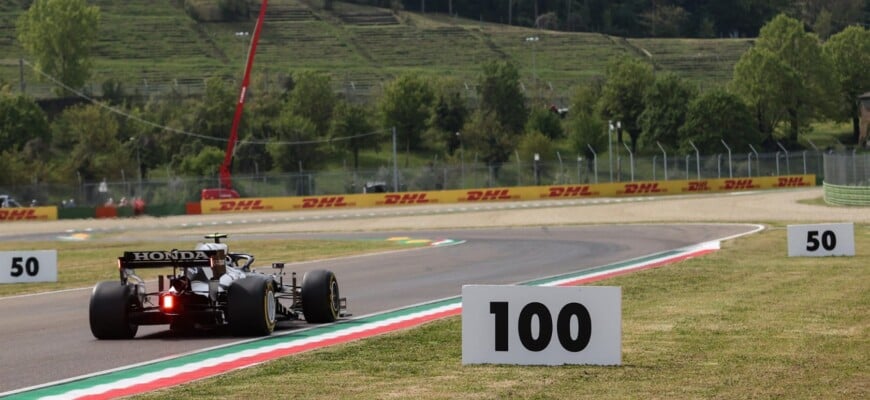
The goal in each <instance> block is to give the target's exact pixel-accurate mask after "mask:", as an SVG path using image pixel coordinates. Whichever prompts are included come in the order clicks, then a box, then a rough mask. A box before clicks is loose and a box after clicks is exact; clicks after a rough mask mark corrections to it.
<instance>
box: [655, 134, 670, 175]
mask: <svg viewBox="0 0 870 400" xmlns="http://www.w3.org/2000/svg"><path fill="white" fill-rule="evenodd" d="M656 144H657V145H659V149H661V151H662V155H664V161H663V162H662V165H663V166H664V167H665V180H668V152H666V151H665V148H664V147H662V144H661V143H659V142H658V141H656Z"/></svg>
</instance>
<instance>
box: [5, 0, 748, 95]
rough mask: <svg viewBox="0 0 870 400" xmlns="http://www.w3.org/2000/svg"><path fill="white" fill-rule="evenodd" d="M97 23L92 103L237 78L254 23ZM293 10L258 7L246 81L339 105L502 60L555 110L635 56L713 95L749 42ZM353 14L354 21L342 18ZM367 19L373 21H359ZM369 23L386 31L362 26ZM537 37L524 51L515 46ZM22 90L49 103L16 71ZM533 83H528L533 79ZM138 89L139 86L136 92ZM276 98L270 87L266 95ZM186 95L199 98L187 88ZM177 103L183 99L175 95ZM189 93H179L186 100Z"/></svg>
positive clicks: (117, 5) (131, 17)
mask: <svg viewBox="0 0 870 400" xmlns="http://www.w3.org/2000/svg"><path fill="white" fill-rule="evenodd" d="M95 4H97V5H98V6H100V7H101V12H102V23H101V25H100V32H99V38H100V39H99V41H98V43H97V44H96V46H95V49H94V61H95V63H94V75H93V77H92V79H91V81H92V82H90V83H89V84H88V85H87V87H88V89H89V90H90V91H91V92H93V93H96V94H99V92H100V90H101V87H100V85H101V83H102V82H104V81H106V80H107V79H110V78H114V79H118V80H121V81H122V82H124V84H125V87H126V88H127V90H128V91H130V92H132V91H133V90H135V89H138V90H139V92H140V93H146V94H147V93H153V92H154V91H157V92H161V91H163V92H165V91H168V90H169V88H170V87H172V85H173V84H174V83H175V82H176V81H181V82H185V81H187V80H197V79H198V80H201V79H204V78H208V77H211V76H225V77H230V78H235V79H238V78H240V76H241V73H242V72H241V71H242V68H243V66H244V59H245V56H246V54H247V49H248V45H249V42H250V36H238V35H236V33H237V32H250V31H252V29H253V24H254V21H253V20H251V21H245V22H233V23H196V22H195V21H193V20H192V19H191V18H189V17H188V16H187V15H186V14H185V13H184V11H183V9H182V7H180V6H179V4H180V2H174V1H173V2H168V1H159V2H154V1H150V0H130V1H111V0H100V1H97V2H96V3H95ZM310 4H320V2H310V1H303V0H274V1H271V2H270V3H269V9H268V10H267V19H266V23H265V25H264V28H263V33H262V38H261V43H260V47H259V50H258V55H257V61H256V65H255V68H254V72H253V75H254V76H253V79H254V81H255V82H257V81H260V80H264V79H263V77H269V76H275V75H276V74H279V73H281V74H286V73H288V72H292V71H299V70H315V71H321V72H325V73H328V74H330V75H331V76H332V78H333V85H334V88H335V89H336V90H337V91H342V92H345V93H348V95H349V96H363V97H365V96H371V95H377V94H378V93H380V90H381V87H382V84H383V83H385V82H387V81H388V80H390V79H391V78H392V77H395V76H397V75H399V74H403V73H409V72H413V73H418V74H422V75H426V76H431V77H435V76H452V77H454V78H457V79H459V80H460V81H464V82H467V83H468V84H469V88H470V89H471V90H470V92H469V94H470V95H473V94H474V91H473V85H474V82H476V79H477V77H478V75H479V73H480V64H481V63H482V62H484V61H488V60H497V59H504V60H511V61H513V62H514V63H515V64H516V65H517V66H518V67H519V68H520V74H521V79H522V81H523V84H524V87H525V88H526V90H527V93H528V95H529V96H530V97H538V96H540V97H542V98H545V99H548V102H553V101H561V102H562V103H566V102H567V100H568V98H569V97H570V93H571V90H572V88H573V87H575V86H577V85H579V84H582V83H584V82H587V81H589V80H590V79H592V78H593V77H595V76H600V75H603V73H604V67H605V66H606V65H607V62H608V61H609V60H610V59H611V58H612V57H614V56H616V55H619V54H630V55H634V56H637V57H644V58H646V57H647V56H646V53H644V51H642V50H640V48H643V49H644V50H646V51H647V52H649V53H650V54H651V55H652V56H653V57H652V59H653V60H654V62H655V64H656V66H657V68H658V69H660V70H671V71H675V72H677V73H679V74H682V75H684V76H686V77H687V78H690V79H692V80H697V81H698V82H699V85H703V86H712V85H718V84H721V83H723V82H724V81H726V80H728V79H730V70H731V68H732V66H733V64H734V63H735V62H736V61H737V59H738V58H739V56H740V55H741V54H742V53H743V51H745V50H746V48H748V46H749V44H750V41H749V40H733V39H725V40H687V39H643V40H641V39H637V40H636V39H630V40H626V39H623V38H618V37H611V36H606V35H601V34H595V33H566V32H552V31H542V30H534V29H528V28H520V27H510V26H504V25H499V24H490V23H480V22H477V21H473V20H465V19H458V18H449V17H447V16H444V15H439V14H426V15H418V14H410V13H404V12H400V13H399V14H398V16H397V17H393V16H392V15H393V14H391V12H390V11H389V10H386V9H376V8H372V7H364V6H357V5H351V4H346V3H341V2H336V3H335V10H334V11H324V10H322V9H320V8H319V7H311V6H310ZM22 12H23V11H22V10H21V9H20V8H19V7H0V54H3V56H0V82H3V81H5V82H8V83H10V84H12V86H17V85H16V84H17V83H18V79H19V78H18V76H19V68H18V63H17V60H18V58H20V57H26V58H32V57H28V56H27V55H26V54H25V53H24V51H23V50H22V49H21V47H20V46H19V45H18V43H17V39H16V38H15V36H16V33H15V20H16V19H17V17H18V16H19V15H20V14H21V13H22ZM359 15H363V16H364V17H363V18H362V19H359V18H356V19H354V18H353V16H359ZM371 15H374V17H370V16H371ZM372 18H374V19H381V20H383V19H386V20H387V21H392V22H393V23H392V24H387V25H371V24H368V23H366V21H370V20H372ZM529 36H538V37H539V38H540V40H539V41H538V42H534V44H531V43H530V42H527V41H526V40H525V38H527V37H529ZM24 72H25V80H26V81H27V82H28V91H29V93H30V94H31V95H34V96H36V97H45V96H50V95H51V92H50V90H49V88H48V86H45V85H39V84H36V82H37V80H38V79H37V78H38V77H37V76H36V74H35V73H33V72H32V71H30V70H29V69H27V68H25V71H24ZM536 76H537V79H535V77H536ZM146 82H147V83H148V86H147V87H146V86H145V84H146ZM276 89H277V88H276ZM190 90H194V91H195V90H201V88H200V87H199V86H194V87H193V89H190ZM181 91H182V92H183V93H184V92H185V90H184V89H182V90H181ZM188 92H189V91H188Z"/></svg>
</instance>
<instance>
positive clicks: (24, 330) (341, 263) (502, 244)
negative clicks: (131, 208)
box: [0, 224, 756, 392]
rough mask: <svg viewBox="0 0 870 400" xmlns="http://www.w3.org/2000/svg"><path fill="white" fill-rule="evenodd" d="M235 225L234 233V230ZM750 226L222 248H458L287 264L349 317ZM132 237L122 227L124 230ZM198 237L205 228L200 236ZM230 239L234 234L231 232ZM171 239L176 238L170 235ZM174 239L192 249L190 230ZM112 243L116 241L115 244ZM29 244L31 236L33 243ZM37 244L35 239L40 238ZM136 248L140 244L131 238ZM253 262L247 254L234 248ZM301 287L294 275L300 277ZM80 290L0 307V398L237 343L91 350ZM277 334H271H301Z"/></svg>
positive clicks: (584, 229)
mask: <svg viewBox="0 0 870 400" xmlns="http://www.w3.org/2000/svg"><path fill="white" fill-rule="evenodd" d="M238 227H239V226H238V225H237V226H236V227H235V228H238ZM755 228H756V226H755V225H742V224H726V225H714V224H709V225H702V224H691V225H667V224H663V225H601V226H574V227H515V228H486V229H463V230H429V231H422V230H413V231H389V232H388V231H378V232H358V233H353V232H351V233H347V232H344V233H314V234H312V233H287V232H275V231H269V232H265V233H263V232H261V233H242V232H244V231H245V230H244V229H229V228H225V227H222V228H221V231H222V232H223V231H229V233H230V234H231V237H230V241H229V243H230V248H231V249H233V247H232V239H233V238H236V239H240V238H243V239H256V238H264V239H265V238H270V239H271V238H294V237H295V238H302V237H304V238H309V239H310V238H313V237H324V238H333V239H335V238H348V239H352V238H381V239H386V238H388V237H393V236H411V237H415V238H428V239H444V238H449V239H453V240H461V241H464V243H462V244H458V245H452V246H443V247H424V248H416V249H412V250H405V251H394V252H388V253H381V254H375V255H366V256H357V257H349V258H343V259H333V260H326V261H320V262H306V263H299V264H292V265H288V267H287V269H286V270H287V271H288V272H289V271H297V272H299V273H303V272H304V271H307V270H310V269H315V268H327V269H330V270H333V271H334V272H335V273H336V275H337V277H338V280H339V284H340V289H341V295H342V296H345V297H347V298H348V306H349V310H350V311H351V312H352V313H354V315H356V316H361V315H366V314H371V313H376V312H379V311H385V310H390V309H395V308H399V307H402V306H406V305H411V304H417V303H421V302H425V301H428V300H435V299H441V298H445V297H452V296H457V295H459V294H460V291H461V286H462V285H463V284H472V283H474V284H510V283H517V282H523V281H528V280H531V279H535V278H541V277H546V276H552V275H557V274H561V273H567V272H573V271H578V270H582V269H586V268H592V267H595V266H599V265H604V264H608V263H612V262H616V261H621V260H626V259H631V258H635V257H639V256H643V255H648V254H651V253H656V252H659V251H665V250H671V249H675V248H679V247H683V246H687V245H691V244H696V243H701V242H704V241H708V240H714V239H719V238H723V237H728V236H732V235H736V234H741V233H745V232H749V231H752V230H754V229H755ZM131 229H132V228H131ZM206 230H207V231H206V232H203V233H208V228H206ZM234 231H235V232H236V233H234ZM179 232H180V233H179ZM179 232H176V233H174V234H170V235H168V236H167V235H160V238H159V239H161V240H167V239H171V238H172V237H176V238H178V240H179V243H182V244H184V245H187V244H190V245H192V244H193V243H195V242H196V241H198V240H199V233H198V230H196V229H193V230H191V229H186V230H182V231H179ZM118 236H122V235H120V234H119V235H118ZM35 238H36V237H34V239H35ZM39 239H45V236H40V237H39ZM137 240H141V239H137ZM235 250H238V251H247V252H251V253H253V254H254V255H256V249H235ZM300 278H301V274H300ZM89 295H90V288H82V289H75V290H69V291H64V292H55V293H46V294H38V295H30V296H13V297H6V298H0V322H2V323H0V337H2V338H3V349H2V351H0V392H5V391H10V390H14V389H18V388H23V387H29V386H34V385H38V384H43V383H47V382H54V381H58V380H63V379H68V378H72V377H76V376H81V375H85V374H90V373H95V372H99V371H104V370H108V369H113V368H118V367H122V366H127V365H131V364H136V363H143V362H147V361H150V360H155V359H160V358H165V357H175V356H179V355H183V354H185V353H189V352H194V351H196V350H199V349H203V348H208V347H212V346H217V345H222V344H226V343H231V342H234V341H238V340H239V339H238V338H233V337H230V336H228V335H226V333H225V332H222V331H212V332H202V333H197V334H193V335H188V336H178V335H176V334H174V333H172V332H169V331H168V327H166V326H150V327H140V329H139V334H138V335H137V337H136V339H134V340H130V341H97V340H95V339H94V338H93V336H92V335H91V332H90V329H89V327H88V299H89ZM304 326H305V324H304V323H293V324H290V325H289V326H282V327H280V328H279V330H278V331H277V332H276V334H281V333H284V332H290V331H292V330H294V329H299V328H300V327H304Z"/></svg>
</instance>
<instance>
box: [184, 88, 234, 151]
mask: <svg viewBox="0 0 870 400" xmlns="http://www.w3.org/2000/svg"><path fill="white" fill-rule="evenodd" d="M236 99H237V98H236V92H235V89H233V88H232V87H231V86H230V84H229V82H227V81H224V80H223V79H220V78H211V79H208V80H207V81H206V82H205V96H204V98H203V100H202V101H201V102H199V104H198V106H197V107H196V109H195V110H194V113H193V126H192V127H191V129H193V130H194V132H195V133H197V134H200V135H206V136H211V137H215V138H219V139H222V140H227V139H229V138H230V130H231V129H232V126H233V116H234V114H235V109H236ZM210 143H211V144H217V143H218V142H216V141H215V142H210ZM224 143H226V142H224ZM218 165H220V164H218Z"/></svg>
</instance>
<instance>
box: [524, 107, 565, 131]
mask: <svg viewBox="0 0 870 400" xmlns="http://www.w3.org/2000/svg"><path fill="white" fill-rule="evenodd" d="M525 131H526V133H531V132H540V133H542V134H543V135H544V136H546V137H548V138H550V139H560V138H562V136H563V135H564V132H563V131H562V119H561V118H559V115H558V114H556V113H555V112H553V111H552V110H550V109H549V108H543V107H535V108H534V109H532V112H531V113H530V114H529V119H528V121H527V122H526V129H525Z"/></svg>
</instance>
